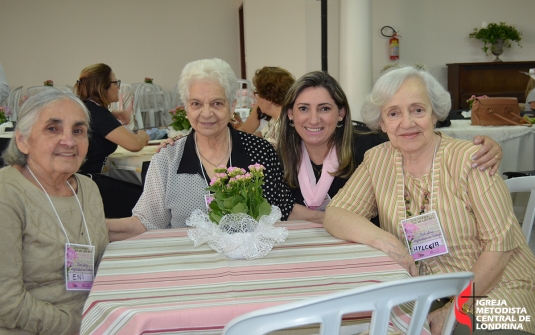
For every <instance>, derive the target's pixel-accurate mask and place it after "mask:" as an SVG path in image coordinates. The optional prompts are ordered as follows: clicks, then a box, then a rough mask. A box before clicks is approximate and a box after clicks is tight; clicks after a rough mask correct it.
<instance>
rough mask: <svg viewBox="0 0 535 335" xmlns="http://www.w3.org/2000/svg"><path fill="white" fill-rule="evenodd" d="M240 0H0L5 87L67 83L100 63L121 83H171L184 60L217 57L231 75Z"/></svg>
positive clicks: (235, 62)
mask: <svg viewBox="0 0 535 335" xmlns="http://www.w3.org/2000/svg"><path fill="white" fill-rule="evenodd" d="M240 4H241V1H240V0H158V1H146V0H91V1H71V0H47V1H33V0H16V1H13V0H0V8H1V9H0V13H1V19H0V32H1V34H0V62H2V64H3V66H4V69H5V72H6V76H7V79H8V81H9V84H10V86H11V87H16V86H20V85H23V86H24V87H25V88H26V87H29V86H34V85H42V84H43V81H45V80H47V79H52V80H53V81H54V84H55V85H56V86H63V85H65V84H70V85H73V84H74V83H75V81H76V79H78V76H79V74H80V71H81V70H82V69H83V68H84V67H85V66H87V65H90V64H93V63H99V62H103V63H106V64H108V65H110V66H111V67H112V69H113V70H114V71H115V73H116V75H117V78H119V79H121V80H122V81H123V82H125V83H135V82H142V81H143V79H144V78H145V77H151V78H154V83H155V84H159V85H161V86H162V87H163V88H164V89H166V90H171V89H173V88H174V86H175V85H176V83H177V81H178V77H179V75H180V71H181V70H182V68H183V67H184V65H185V64H186V63H187V62H190V61H192V60H196V59H201V58H212V57H218V58H222V59H224V60H225V61H227V62H228V63H229V64H230V65H231V66H232V68H233V69H234V71H235V73H236V75H237V76H239V74H240V63H239V26H238V7H239V5H240Z"/></svg>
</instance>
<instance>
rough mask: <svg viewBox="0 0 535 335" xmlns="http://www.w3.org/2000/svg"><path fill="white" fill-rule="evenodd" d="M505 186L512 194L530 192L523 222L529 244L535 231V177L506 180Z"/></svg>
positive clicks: (523, 230)
mask: <svg viewBox="0 0 535 335" xmlns="http://www.w3.org/2000/svg"><path fill="white" fill-rule="evenodd" d="M505 185H507V188H509V192H511V193H515V192H530V196H529V201H528V205H527V207H526V214H525V215H524V221H523V222H522V232H523V233H524V236H525V237H526V240H527V242H528V243H529V239H530V237H531V231H532V230H533V220H534V219H535V176H527V177H516V178H510V179H506V180H505Z"/></svg>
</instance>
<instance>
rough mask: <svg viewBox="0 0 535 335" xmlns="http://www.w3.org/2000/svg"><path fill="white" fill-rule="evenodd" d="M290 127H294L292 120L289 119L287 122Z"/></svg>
mask: <svg viewBox="0 0 535 335" xmlns="http://www.w3.org/2000/svg"><path fill="white" fill-rule="evenodd" d="M288 124H289V125H290V127H292V128H295V124H294V120H292V119H290V122H288Z"/></svg>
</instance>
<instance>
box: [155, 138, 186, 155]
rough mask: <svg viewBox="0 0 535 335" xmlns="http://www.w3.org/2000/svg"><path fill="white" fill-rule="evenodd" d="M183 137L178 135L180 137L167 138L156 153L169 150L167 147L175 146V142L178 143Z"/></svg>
mask: <svg viewBox="0 0 535 335" xmlns="http://www.w3.org/2000/svg"><path fill="white" fill-rule="evenodd" d="M182 137H184V136H182V135H178V136H175V137H173V138H169V137H168V138H167V139H166V140H165V141H163V142H162V143H160V146H159V147H158V149H156V153H158V152H160V150H162V149H163V148H167V145H168V144H169V145H171V146H173V145H175V141H178V140H179V139H181V138H182Z"/></svg>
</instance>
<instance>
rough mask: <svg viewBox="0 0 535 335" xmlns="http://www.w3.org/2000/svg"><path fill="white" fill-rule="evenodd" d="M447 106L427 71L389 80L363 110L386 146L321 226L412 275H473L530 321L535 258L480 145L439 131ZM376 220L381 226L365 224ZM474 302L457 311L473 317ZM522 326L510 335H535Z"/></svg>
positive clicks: (433, 317)
mask: <svg viewBox="0 0 535 335" xmlns="http://www.w3.org/2000/svg"><path fill="white" fill-rule="evenodd" d="M450 107H451V102H450V96H449V94H448V92H447V91H445V90H444V88H442V86H441V85H440V84H439V83H438V81H437V80H436V79H435V78H433V77H432V76H431V75H430V74H429V73H427V72H424V71H419V70H417V69H414V68H412V67H405V68H401V69H396V70H393V71H391V72H388V73H386V74H384V75H383V76H382V77H381V78H380V79H379V80H378V81H377V83H376V84H375V87H374V88H373V91H372V93H371V94H370V95H368V97H367V99H366V102H365V104H364V106H363V107H362V111H361V114H362V118H363V120H364V122H365V123H366V124H367V125H368V127H370V128H371V129H382V130H383V131H384V132H386V133H387V135H388V137H389V139H390V142H386V143H384V144H381V145H378V146H376V147H375V148H372V149H370V150H368V151H367V152H366V154H365V158H364V161H363V163H362V164H361V165H360V166H359V167H358V169H357V170H356V171H355V173H354V174H353V175H352V177H351V179H350V180H349V181H348V182H347V184H346V185H345V187H344V188H343V189H342V190H341V191H340V192H339V193H338V194H337V195H336V196H335V197H334V199H333V200H332V201H331V203H330V204H329V207H327V210H326V214H325V219H324V226H325V228H326V229H327V230H328V231H329V232H330V233H331V234H332V235H334V236H336V237H339V238H342V239H346V240H349V241H354V242H359V243H364V244H368V245H371V246H373V247H375V248H377V249H380V250H382V251H384V252H385V253H386V254H387V255H389V256H390V257H392V258H393V259H394V260H396V261H397V262H398V263H399V264H401V265H402V266H403V267H405V268H406V269H407V270H408V271H409V272H410V273H411V274H412V275H414V276H415V275H418V274H420V275H428V274H436V273H447V272H457V271H472V272H473V273H474V282H475V284H476V285H475V292H472V293H473V295H475V296H486V298H483V299H482V300H487V301H488V300H497V301H505V304H506V306H507V307H510V308H525V309H526V310H525V313H524V315H531V318H533V317H534V316H535V294H534V293H533V292H534V291H535V257H534V256H533V254H532V253H531V251H530V249H529V247H528V245H527V243H526V240H525V238H524V236H523V234H522V231H521V230H520V226H519V224H518V222H517V220H516V218H515V215H514V212H513V208H512V202H511V197H510V195H509V192H508V190H507V187H506V186H505V183H504V182H503V180H502V179H501V177H499V176H497V175H492V176H491V175H489V174H488V173H483V172H481V171H478V170H476V169H472V168H471V164H472V161H471V159H470V157H471V156H472V155H473V154H474V152H475V150H477V148H476V147H474V146H473V145H472V144H471V143H470V142H468V141H462V140H457V139H453V138H451V137H448V136H446V135H444V134H441V133H440V132H437V131H435V129H434V125H435V123H436V122H437V120H441V119H444V118H446V116H447V115H448V112H449V110H450ZM355 199H359V200H358V201H356V200H355ZM377 214H378V215H379V219H380V222H381V228H378V227H376V226H375V225H373V224H372V223H371V222H370V221H369V219H370V218H371V217H374V216H375V215H377ZM403 228H405V229H403ZM429 235H432V236H433V238H432V239H430V238H426V236H429ZM415 260H418V262H417V263H418V265H416V264H415ZM450 303H451V302H450ZM450 303H447V304H446V305H445V306H444V307H442V308H439V309H437V310H435V311H433V312H432V313H430V314H429V322H430V326H431V331H432V333H433V334H439V333H440V332H441V329H442V326H443V322H444V318H445V316H446V315H447V313H448V311H449V307H450ZM481 303H486V302H481ZM473 304H474V302H473V301H472V299H470V300H468V301H467V302H466V303H464V304H458V305H462V306H460V307H462V310H463V311H464V312H465V313H468V314H470V315H472V314H471V313H472V308H473V307H472V305H473ZM502 307H504V305H503V304H502ZM480 320H481V319H480ZM480 320H478V321H480ZM516 320H517V321H516V322H515V323H514V324H515V325H518V324H520V325H521V329H522V331H519V330H516V331H515V330H511V329H507V330H506V333H507V334H515V333H516V332H518V333H524V332H528V333H531V334H535V322H533V321H531V322H521V320H519V317H518V316H517V317H516ZM463 328H465V327H457V329H456V332H457V331H461V332H462V331H463ZM475 334H477V331H476V332H475ZM493 334H494V333H493ZM496 334H501V333H496Z"/></svg>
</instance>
